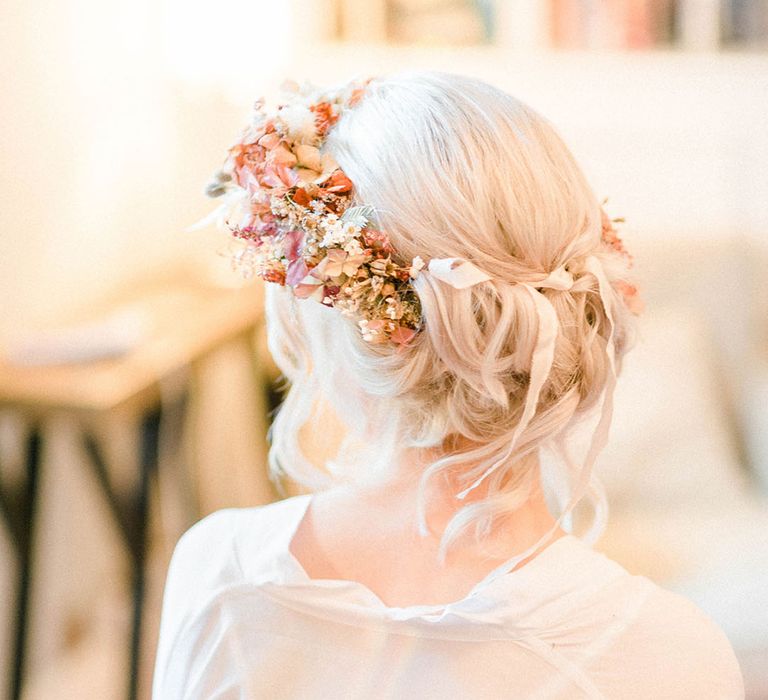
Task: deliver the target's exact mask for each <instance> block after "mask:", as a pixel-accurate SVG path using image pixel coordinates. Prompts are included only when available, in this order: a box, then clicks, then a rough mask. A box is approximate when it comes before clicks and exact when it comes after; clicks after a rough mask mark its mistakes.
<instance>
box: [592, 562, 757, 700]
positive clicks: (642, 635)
mask: <svg viewBox="0 0 768 700" xmlns="http://www.w3.org/2000/svg"><path fill="white" fill-rule="evenodd" d="M625 581H626V583H627V584H629V583H630V582H633V583H634V584H638V585H639V587H642V588H644V589H645V594H644V595H643V596H642V603H641V604H640V605H639V606H638V607H637V609H636V611H635V613H634V615H633V616H632V620H631V624H626V625H621V626H619V627H618V628H615V629H616V630H617V632H618V633H617V634H616V635H615V638H614V640H613V642H612V644H611V645H610V648H609V650H608V651H607V653H606V654H605V655H604V656H603V657H602V658H601V660H600V662H599V663H597V664H596V667H595V668H594V669H593V670H594V671H595V673H596V676H597V678H596V680H599V678H600V677H601V676H605V677H607V679H608V683H609V685H610V680H611V678H612V676H613V675H614V673H615V671H614V668H618V667H620V668H621V673H622V682H629V683H630V684H633V685H634V687H635V688H643V689H644V693H645V694H644V695H643V697H654V698H660V699H661V698H670V700H671V699H672V698H675V700H686V699H688V698H690V699H691V700H693V699H694V698H697V699H698V698H712V699H713V700H714V699H717V700H743V698H744V680H743V676H742V673H741V668H740V666H739V662H738V660H737V658H736V654H735V652H734V649H733V646H732V645H731V642H730V640H729V639H728V637H727V636H726V634H725V632H724V631H723V629H722V628H721V627H720V626H719V625H718V624H717V623H716V622H715V621H714V620H713V619H712V618H711V617H710V616H709V615H708V614H707V613H705V612H704V610H702V609H701V608H700V607H699V606H698V605H696V604H695V603H694V602H693V601H691V600H690V599H688V598H686V597H684V596H682V595H680V594H678V593H675V592H673V591H671V590H668V589H666V588H664V587H662V586H660V585H658V584H656V583H655V582H653V581H651V580H650V579H647V578H646V577H644V576H636V575H628V577H627V579H626V580H625ZM617 664H618V666H617ZM633 674H634V675H633ZM598 685H599V683H598ZM612 697H613V696H612ZM617 697H623V696H621V695H620V694H619V695H618V696H617Z"/></svg>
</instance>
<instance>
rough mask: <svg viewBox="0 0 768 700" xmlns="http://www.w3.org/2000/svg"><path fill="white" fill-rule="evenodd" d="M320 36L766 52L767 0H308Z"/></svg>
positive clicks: (541, 46) (520, 47) (523, 46)
mask: <svg viewBox="0 0 768 700" xmlns="http://www.w3.org/2000/svg"><path fill="white" fill-rule="evenodd" d="M318 3H320V4H322V5H324V6H325V11H324V16H325V17H331V18H334V21H332V22H329V23H326V25H325V26H326V32H327V33H326V36H324V37H319V38H322V39H332V40H341V41H353V42H363V41H375V42H379V41H380V42H386V43H392V44H399V45H403V44H408V45H413V44H421V45H431V46H440V45H449V46H468V45H480V44H491V45H497V46H500V47H505V48H510V49H517V50H531V49H540V50H547V49H555V50H557V49H570V50H574V49H575V50H611V51H616V50H625V51H643V50H649V49H659V48H663V49H672V50H682V51H755V50H756V51H765V50H766V49H768V0H303V1H302V2H301V3H300V4H302V5H304V6H306V7H309V6H310V5H317V4H318Z"/></svg>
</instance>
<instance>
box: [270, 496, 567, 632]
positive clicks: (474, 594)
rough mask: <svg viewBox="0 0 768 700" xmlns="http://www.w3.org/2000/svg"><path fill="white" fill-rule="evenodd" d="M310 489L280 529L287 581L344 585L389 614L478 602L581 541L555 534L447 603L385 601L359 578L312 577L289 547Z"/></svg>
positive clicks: (436, 610) (368, 604)
mask: <svg viewBox="0 0 768 700" xmlns="http://www.w3.org/2000/svg"><path fill="white" fill-rule="evenodd" d="M313 496H314V494H313V493H306V494H300V495H298V496H293V497H291V498H289V499H287V500H288V501H290V502H292V503H293V505H294V509H293V511H292V512H291V514H290V516H291V517H290V518H289V521H288V525H287V527H286V528H285V529H284V530H283V532H282V536H281V538H280V543H279V551H278V553H279V555H280V558H281V559H282V561H283V562H284V563H285V565H286V566H287V567H288V569H289V576H288V580H287V582H288V583H292V584H294V585H299V586H304V587H313V588H322V589H339V588H342V589H345V590H347V591H349V592H351V593H352V594H354V596H355V597H356V598H358V599H359V602H360V603H361V604H363V605H364V606H365V607H370V608H373V609H375V610H376V611H378V612H379V613H382V614H384V615H385V616H387V617H391V618H402V619H408V618H411V617H419V616H435V615H437V616H440V615H441V614H445V613H448V612H450V611H453V610H456V609H459V608H462V607H465V606H472V605H474V604H477V603H478V599H479V598H481V594H483V593H486V592H488V591H489V589H490V587H491V585H492V584H494V583H502V582H503V583H518V582H520V583H522V582H523V581H524V580H531V578H532V577H533V576H534V575H538V574H539V573H543V572H544V570H545V569H546V568H547V567H548V566H551V565H552V564H553V563H556V562H558V561H559V558H560V552H561V551H562V550H563V549H564V548H568V547H570V546H572V545H573V544H574V543H581V540H580V539H579V538H578V537H576V536H574V535H572V534H566V535H563V536H560V537H558V538H557V539H555V540H554V541H552V542H550V543H549V544H547V545H545V546H544V548H543V549H541V550H539V552H538V554H537V555H536V556H535V557H534V558H533V559H531V560H530V561H528V562H527V563H525V564H524V565H523V566H520V567H518V568H516V569H514V570H513V571H506V570H505V567H506V562H505V563H502V564H501V565H499V566H497V567H495V568H494V569H492V570H491V571H490V572H489V573H488V574H487V575H486V576H484V577H483V578H482V579H481V580H480V581H479V582H478V583H476V584H475V585H474V586H473V587H472V589H471V590H470V591H469V592H468V593H467V594H466V595H465V596H463V597H462V598H460V599H458V600H455V601H451V602H449V603H438V604H433V605H427V604H415V605H407V606H391V605H387V604H386V603H385V602H384V601H383V600H382V599H381V598H380V597H379V596H378V595H377V594H376V593H374V592H373V591H372V590H371V589H370V588H369V587H368V586H366V585H365V584H364V583H362V582H360V581H355V580H352V579H335V578H312V577H311V576H310V575H309V574H308V573H307V571H306V569H305V568H304V566H303V565H302V564H301V562H300V561H299V560H298V559H297V558H296V556H295V555H294V554H293V553H292V552H291V550H290V543H291V542H292V540H293V537H294V535H295V534H296V532H297V531H298V529H299V526H300V524H301V522H302V521H303V519H304V516H305V514H306V513H307V511H308V510H309V506H310V505H311V502H312V498H313ZM516 560H517V556H513V557H510V558H509V559H508V560H507V561H509V562H513V561H514V562H515V563H517V562H516Z"/></svg>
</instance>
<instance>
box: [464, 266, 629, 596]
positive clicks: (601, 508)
mask: <svg viewBox="0 0 768 700" xmlns="http://www.w3.org/2000/svg"><path fill="white" fill-rule="evenodd" d="M585 269H586V270H587V271H588V272H590V273H592V274H593V275H594V276H595V277H596V278H597V281H598V286H599V291H600V297H601V299H602V300H603V304H604V308H605V313H606V316H607V318H608V322H609V324H610V332H609V335H608V339H607V342H606V347H605V352H606V355H607V357H608V363H609V366H610V373H609V375H608V381H607V383H606V386H605V388H604V390H603V399H602V407H601V412H600V418H599V420H598V423H597V426H596V427H595V430H594V432H593V434H592V440H591V442H590V446H589V449H588V450H587V454H586V457H585V459H584V462H583V463H582V466H581V468H580V469H578V470H577V469H576V467H575V465H574V464H573V462H572V461H571V458H570V455H569V453H568V452H567V450H564V456H565V459H566V460H567V463H568V467H569V470H570V472H571V474H572V475H573V476H574V477H575V482H576V483H575V485H574V486H573V488H572V490H571V498H570V501H569V503H568V505H567V506H566V508H565V509H564V510H563V512H562V513H561V514H560V515H559V516H558V518H557V520H556V522H555V524H554V525H553V526H552V528H551V529H550V530H549V531H548V532H547V533H546V534H545V535H543V536H542V537H541V538H540V539H539V540H538V542H536V543H534V544H533V545H531V546H530V547H528V548H527V549H526V550H524V551H523V552H521V553H520V554H518V555H516V556H514V557H512V558H511V559H509V560H507V561H505V562H504V563H503V564H501V565H500V566H499V567H497V568H496V569H494V570H493V571H491V573H490V574H489V575H488V578H487V579H484V580H483V581H482V582H481V583H480V584H478V586H480V585H482V586H485V585H487V584H488V583H489V582H490V581H491V580H493V579H494V578H496V577H497V576H500V575H502V574H504V573H506V572H508V571H509V570H510V569H512V568H514V567H515V566H516V565H517V564H518V563H519V562H520V561H522V560H523V559H525V558H526V557H528V556H530V555H531V554H533V553H534V552H536V551H537V550H538V549H539V548H540V547H541V546H542V545H544V544H545V543H546V542H548V541H549V540H550V539H551V538H552V536H553V535H554V534H555V533H556V531H557V529H558V528H559V527H560V525H561V523H562V521H563V519H564V518H566V517H567V516H568V514H569V513H570V512H571V511H572V510H573V509H574V508H575V507H576V505H577V504H578V503H579V501H580V500H581V499H582V498H583V497H584V496H585V495H587V494H590V495H591V496H592V497H593V502H594V503H596V504H597V507H596V508H595V518H594V520H593V522H592V526H591V528H590V531H589V533H588V534H587V536H586V538H585V539H587V540H589V541H594V540H595V539H596V538H597V536H598V535H599V532H597V530H599V529H600V528H602V527H604V524H605V518H606V509H605V496H604V493H603V492H602V485H601V483H600V482H599V480H598V479H596V478H595V477H594V475H593V473H592V469H593V466H594V463H595V460H596V459H597V456H598V455H599V454H600V452H601V451H602V449H603V448H604V447H605V445H606V444H607V442H608V433H609V430H610V424H611V419H612V417H613V393H614V388H615V386H616V357H615V349H614V342H613V339H614V330H615V323H614V318H613V314H612V313H611V309H610V305H609V304H607V303H606V300H607V299H608V298H610V297H609V291H610V283H609V281H608V279H607V277H606V276H605V272H604V270H603V266H602V263H601V262H600V260H599V259H598V258H596V257H595V256H593V255H590V256H589V257H588V258H587V259H586V261H585ZM532 284H537V285H539V286H541V283H539V282H537V283H532ZM525 286H526V287H527V288H528V289H529V291H530V293H531V294H532V295H533V298H534V299H536V298H537V297H538V300H537V301H536V303H537V307H538V310H539V334H538V338H537V342H536V347H535V349H534V353H533V360H532V363H531V381H530V384H529V387H528V396H527V397H526V405H525V409H524V410H523V417H522V418H521V420H520V423H519V424H518V426H517V427H516V428H515V431H514V433H513V436H512V442H511V445H510V448H509V449H508V450H507V452H506V456H508V455H510V454H511V452H512V450H513V449H514V447H515V445H516V442H517V439H518V437H519V435H520V434H521V433H522V430H523V429H524V428H525V427H526V426H527V425H528V422H529V421H530V418H531V417H532V416H533V411H534V410H535V407H536V403H537V402H538V396H539V390H540V388H541V385H542V384H543V383H544V381H545V380H546V377H547V376H548V375H549V371H550V369H551V363H552V355H553V348H554V337H555V335H556V333H557V317H556V315H555V312H554V309H553V308H552V306H551V304H549V301H548V300H546V297H544V295H543V294H540V293H537V292H536V291H535V290H534V289H533V287H531V286H530V284H526V285H525ZM547 307H549V308H548V310H546V311H545V309H547ZM550 311H551V313H550ZM561 444H563V443H561ZM506 456H505V458H506ZM505 458H502V459H501V460H499V461H498V462H496V463H495V464H493V465H492V466H490V467H489V468H488V469H487V470H486V471H485V472H484V473H483V475H482V476H481V477H480V478H479V479H477V480H476V481H475V482H474V483H473V484H472V485H471V486H470V487H469V488H467V489H465V490H464V491H462V492H461V493H460V494H458V497H459V498H464V496H465V495H466V494H467V493H469V491H471V490H472V489H474V488H475V487H476V486H477V485H478V484H480V483H481V482H482V481H483V479H485V478H486V477H487V476H488V475H489V474H491V473H492V472H493V471H494V470H495V469H497V468H498V467H499V466H501V465H502V464H503V461H504V459H505ZM476 588H477V587H476ZM473 590H475V589H473Z"/></svg>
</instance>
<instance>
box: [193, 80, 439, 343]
mask: <svg viewBox="0 0 768 700" xmlns="http://www.w3.org/2000/svg"><path fill="white" fill-rule="evenodd" d="M368 82H369V80H366V81H364V82H362V83H352V84H350V85H348V86H346V87H344V88H341V89H337V90H333V91H329V92H325V93H320V92H318V91H316V90H314V89H313V88H312V87H311V86H309V85H305V86H304V87H299V86H298V85H297V84H295V83H286V84H284V86H283V88H284V90H285V91H286V93H287V94H286V97H287V99H286V100H285V101H284V102H283V103H282V104H281V105H279V107H278V108H277V111H276V112H274V113H273V114H268V113H267V112H266V111H265V109H264V101H263V100H259V101H257V102H256V104H255V115H254V119H253V122H252V124H251V125H250V126H248V127H247V128H246V129H245V130H244V131H243V133H242V134H241V137H240V139H239V140H238V141H237V142H236V143H235V144H234V145H233V146H232V147H231V148H230V149H229V155H228V158H227V160H226V161H225V164H224V166H223V168H222V169H221V170H220V171H219V172H218V173H217V174H216V176H215V177H214V180H213V182H211V183H210V184H209V186H208V188H207V190H206V192H207V194H208V195H209V196H212V197H218V196H221V195H227V196H228V197H229V199H228V201H227V202H225V205H224V220H225V222H226V224H227V226H228V227H229V229H230V230H231V232H232V234H233V235H234V236H235V237H236V238H239V239H241V240H242V241H244V242H245V246H244V247H243V248H242V249H241V250H240V251H239V252H238V253H237V254H236V255H235V258H234V262H235V264H236V266H238V267H240V268H241V270H242V271H243V272H244V273H245V274H246V275H253V274H256V275H258V276H260V277H262V278H263V279H264V280H266V281H268V282H276V283H278V284H282V285H288V286H289V287H291V288H292V289H293V292H294V294H295V295H296V296H297V297H299V298H313V299H316V300H317V301H319V302H320V303H322V304H325V305H326V306H333V307H336V308H338V309H340V311H341V312H342V313H343V314H345V315H347V316H351V317H355V318H357V320H358V325H359V327H360V330H361V333H362V336H363V338H364V339H365V340H367V341H369V342H372V343H383V342H386V341H391V342H393V343H395V344H398V345H405V344H407V343H408V342H409V341H410V340H411V339H412V338H413V336H414V335H415V334H416V331H417V330H418V328H419V327H420V324H421V309H420V304H419V299H418V296H417V295H416V293H415V291H414V290H413V287H412V286H411V284H410V281H411V280H412V279H413V278H414V277H415V276H416V275H417V274H418V272H419V270H420V269H421V268H422V267H424V265H425V263H424V261H422V260H421V259H420V258H418V257H417V258H414V259H413V260H412V261H411V262H410V263H409V264H402V265H401V264H400V263H398V262H396V261H395V259H394V256H395V251H394V250H393V248H392V246H391V245H390V242H389V239H388V238H387V236H386V235H385V234H384V233H382V232H381V231H379V230H378V229H376V228H375V226H374V210H373V208H372V207H370V206H359V205H354V204H353V185H352V182H351V181H350V180H349V178H348V177H347V176H346V175H345V174H344V172H343V171H342V170H341V168H339V166H338V164H337V163H336V161H335V160H334V159H333V157H332V156H331V155H330V154H329V153H327V152H323V150H322V146H323V143H324V141H325V138H326V136H327V133H328V130H329V129H330V128H331V127H332V126H333V125H334V124H335V123H336V122H337V121H338V119H339V117H340V116H341V112H342V110H343V109H345V108H347V107H351V106H353V105H354V104H356V103H357V101H358V100H359V99H360V98H361V96H362V94H363V92H364V90H365V86H366V85H367V83H368Z"/></svg>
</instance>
